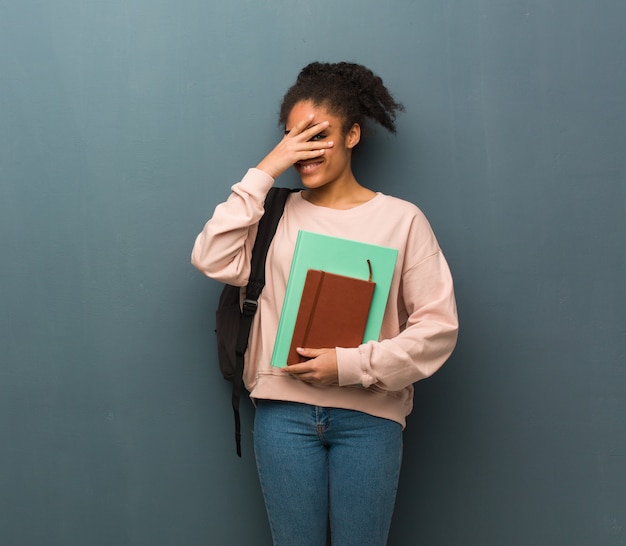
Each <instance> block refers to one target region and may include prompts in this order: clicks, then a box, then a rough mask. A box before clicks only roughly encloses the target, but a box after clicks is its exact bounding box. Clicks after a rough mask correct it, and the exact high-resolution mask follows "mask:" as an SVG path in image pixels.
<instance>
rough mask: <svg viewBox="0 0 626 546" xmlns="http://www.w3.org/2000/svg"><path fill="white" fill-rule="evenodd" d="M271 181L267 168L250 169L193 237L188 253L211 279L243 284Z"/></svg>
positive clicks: (247, 272)
mask: <svg viewBox="0 0 626 546" xmlns="http://www.w3.org/2000/svg"><path fill="white" fill-rule="evenodd" d="M273 184H274V179H273V178H272V177H271V176H269V175H268V174H267V173H266V172H264V171H262V170H260V169H250V170H249V171H248V172H247V173H246V175H245V176H244V177H243V179H242V180H241V182H238V183H237V184H235V185H234V186H233V187H232V188H231V194H230V196H229V197H228V199H227V200H226V201H225V202H224V203H221V204H219V205H218V206H217V207H216V208H215V212H214V213H213V216H212V217H211V219H210V220H209V221H208V222H207V223H206V224H205V226H204V228H203V229H202V231H201V232H200V234H199V235H198V236H197V237H196V242H195V244H194V246H193V251H192V253H191V263H192V264H193V265H194V267H196V268H197V269H199V270H200V271H201V272H202V273H204V274H205V275H207V276H208V277H211V278H212V279H216V280H218V281H221V282H226V283H228V284H233V285H235V286H245V284H246V283H247V282H248V276H249V275H250V259H251V255H252V246H253V245H254V240H255V238H256V230H257V225H258V222H259V220H260V219H261V216H263V212H264V209H263V203H264V201H265V196H266V195H267V192H268V191H269V190H270V188H271V187H272V185H273Z"/></svg>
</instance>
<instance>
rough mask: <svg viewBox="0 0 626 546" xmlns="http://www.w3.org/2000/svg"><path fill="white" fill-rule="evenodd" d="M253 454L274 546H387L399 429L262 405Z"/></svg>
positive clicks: (353, 415) (331, 412)
mask: <svg viewBox="0 0 626 546" xmlns="http://www.w3.org/2000/svg"><path fill="white" fill-rule="evenodd" d="M254 449H255V454H256V462H257V468H258V472H259V478H260V481H261V488H262V490H263V496H264V498H265V505H266V508H267V513H268V516H269V522H270V527H271V531H272V536H273V539H274V546H325V545H326V544H327V543H326V534H327V530H328V528H329V526H330V535H331V538H332V544H333V545H335V546H351V545H354V546H384V545H385V544H386V542H387V535H388V533H389V527H390V524H391V516H392V513H393V508H394V503H395V498H396V491H397V487H398V477H399V474H400V463H401V458H402V427H401V425H400V424H399V423H396V422H395V421H390V420H388V419H381V418H379V417H373V416H371V415H368V414H365V413H362V412H359V411H352V410H344V409H336V408H321V407H317V406H309V405H306V404H296V403H291V402H273V401H269V400H260V401H258V403H257V409H256V414H255V422H254Z"/></svg>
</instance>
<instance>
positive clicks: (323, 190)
mask: <svg viewBox="0 0 626 546" xmlns="http://www.w3.org/2000/svg"><path fill="white" fill-rule="evenodd" d="M375 196H376V193H375V192H373V191H372V190H369V189H367V188H365V187H364V186H361V184H359V183H358V182H357V181H356V179H354V178H352V181H351V182H349V183H345V184H342V185H334V184H326V185H324V186H321V187H319V188H309V189H306V190H304V191H303V192H302V197H303V198H304V199H306V200H307V201H308V202H309V203H311V204H313V205H317V206H319V207H326V208H331V209H350V208H353V207H357V206H359V205H362V204H363V203H366V202H367V201H369V200H370V199H373V198H374V197H375Z"/></svg>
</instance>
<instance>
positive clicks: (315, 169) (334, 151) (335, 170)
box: [285, 101, 361, 189]
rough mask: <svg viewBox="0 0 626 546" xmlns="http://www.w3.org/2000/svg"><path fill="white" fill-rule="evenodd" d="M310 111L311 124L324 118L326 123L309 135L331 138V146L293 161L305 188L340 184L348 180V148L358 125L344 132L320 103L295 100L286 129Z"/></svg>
mask: <svg viewBox="0 0 626 546" xmlns="http://www.w3.org/2000/svg"><path fill="white" fill-rule="evenodd" d="M311 114H312V115H313V120H312V121H311V124H310V125H311V126H312V125H317V124H318V123H321V122H323V121H328V122H329V125H328V127H327V128H326V129H324V130H323V131H321V132H320V133H319V134H318V135H316V136H314V137H313V138H314V139H316V140H324V141H332V142H333V147H332V148H327V149H326V150H325V152H324V155H322V156H321V157H318V158H315V159H310V160H306V161H299V162H298V163H296V164H295V165H294V168H295V169H296V171H298V174H299V175H300V178H301V179H302V184H303V185H304V186H305V187H306V188H310V189H315V188H320V187H322V186H326V185H328V184H341V183H342V182H343V181H348V180H352V179H353V176H352V167H351V160H352V148H354V146H356V145H357V143H358V142H359V139H360V136H361V130H360V127H359V126H358V125H357V124H355V125H353V126H352V128H350V129H349V130H348V132H347V133H346V134H344V133H343V131H342V121H343V120H342V119H341V118H340V117H337V116H334V115H332V114H331V113H329V112H328V110H327V109H326V108H325V107H324V106H316V105H314V104H313V103H312V102H309V101H303V102H298V103H296V105H295V106H294V107H293V109H292V110H291V112H290V113H289V116H288V117H287V123H286V125H285V130H286V132H289V131H290V130H291V128H292V127H293V126H294V125H295V124H296V123H298V122H299V121H301V120H303V119H306V118H307V117H308V116H310V115H311Z"/></svg>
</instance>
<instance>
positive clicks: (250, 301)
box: [232, 187, 295, 457]
mask: <svg viewBox="0 0 626 546" xmlns="http://www.w3.org/2000/svg"><path fill="white" fill-rule="evenodd" d="M294 191H295V190H293V189H291V188H275V187H273V188H271V189H270V191H269V193H268V194H267V196H266V198H265V212H264V214H263V216H262V217H261V220H260V221H259V228H258V231H257V236H256V240H255V242H254V247H253V248H252V262H251V269H250V278H249V280H248V285H247V286H246V296H245V299H244V302H243V308H242V312H241V320H240V321H239V334H238V336H237V348H236V363H235V374H234V377H233V394H232V405H233V411H234V413H235V441H236V445H237V455H239V457H241V424H240V416H239V400H240V398H241V392H242V390H243V365H244V354H245V352H246V349H247V348H248V338H249V336H250V329H251V328H252V319H253V318H254V314H255V313H256V310H257V306H258V303H257V302H258V299H259V296H260V295H261V291H262V290H263V287H264V286H265V262H266V258H267V251H268V250H269V247H270V244H271V243H272V239H273V238H274V234H275V233H276V228H277V227H278V222H280V218H281V217H282V215H283V211H284V209H285V203H286V201H287V197H289V195H290V194H291V193H292V192H294Z"/></svg>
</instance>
